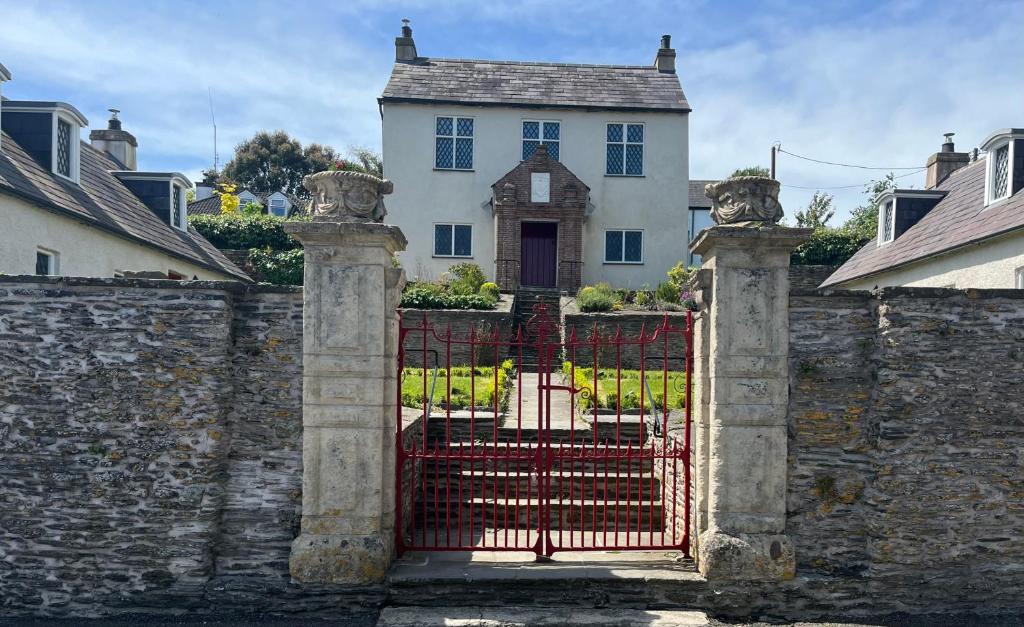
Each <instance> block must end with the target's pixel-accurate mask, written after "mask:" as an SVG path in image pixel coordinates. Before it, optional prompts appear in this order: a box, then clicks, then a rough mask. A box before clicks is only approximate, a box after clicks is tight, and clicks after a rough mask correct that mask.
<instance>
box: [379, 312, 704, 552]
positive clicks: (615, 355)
mask: <svg viewBox="0 0 1024 627" xmlns="http://www.w3.org/2000/svg"><path fill="white" fill-rule="evenodd" d="M533 312H534V315H533V317H532V318H531V319H530V321H529V322H528V323H527V324H526V325H525V328H520V329H518V330H517V331H516V333H515V334H514V336H513V337H510V338H502V337H501V336H500V334H499V333H488V334H478V333H477V332H476V330H475V329H472V330H471V331H470V332H469V334H468V335H467V336H465V337H456V336H455V335H453V334H452V331H451V328H450V326H449V327H448V328H447V329H445V331H444V332H443V333H442V332H439V331H438V330H437V329H435V328H434V327H433V325H432V324H431V323H430V319H429V316H428V314H426V313H424V314H423V315H422V316H418V315H416V316H415V317H413V316H407V317H406V318H404V319H403V321H402V323H401V327H400V343H399V360H398V361H399V385H398V405H399V407H398V417H397V438H396V440H397V447H398V455H397V472H396V479H395V487H396V495H397V505H398V506H397V508H396V521H395V522H396V547H397V549H398V552H399V553H402V552H404V551H407V550H427V551H469V550H477V549H486V550H491V551H534V552H536V553H537V554H538V555H542V556H550V555H552V554H553V553H555V552H556V551H591V550H651V549H659V550H666V549H668V550H680V551H683V552H686V553H688V552H689V535H688V529H689V525H688V522H687V521H689V513H690V507H689V503H690V451H689V445H688V444H683V443H689V442H690V417H691V402H690V399H691V395H690V388H691V385H690V379H691V372H692V363H693V342H692V329H693V317H692V312H687V314H686V326H685V328H682V329H681V328H677V327H675V326H673V325H672V324H671V322H670V318H669V317H668V316H665V317H664V318H663V319H662V320H661V321H660V324H658V325H657V326H656V328H654V329H652V330H648V329H647V328H646V326H644V327H641V329H640V332H639V334H638V335H637V336H636V337H623V335H622V333H621V331H616V332H615V334H614V335H602V330H601V329H599V328H597V327H596V326H595V327H594V328H593V329H592V330H591V331H590V332H589V337H586V338H581V337H578V336H577V334H576V331H575V329H572V330H570V331H569V333H568V337H566V338H565V339H564V340H563V339H561V338H560V337H559V334H558V327H557V325H555V324H554V323H553V322H552V320H550V319H549V317H548V315H547V312H546V309H545V307H544V305H537V306H535V307H534V309H533ZM409 318H412V319H413V320H415V321H416V323H415V324H413V325H411V326H406V323H407V322H409V321H410V320H409ZM624 360H626V361H628V362H631V363H635V364H637V365H638V366H639V367H638V368H637V369H636V371H632V370H626V369H623V368H622V363H623V361H624ZM459 363H465V364H468V365H467V366H460V365H456V364H459ZM637 371H638V372H637ZM403 404H404V405H406V407H403ZM633 407H635V408H636V409H632V410H631V408H633ZM412 420H419V423H418V424H415V425H414V426H413V427H412V428H411V429H404V427H409V424H410V421H412ZM676 429H679V430H680V431H681V433H680V434H679V435H681V436H682V437H681V442H679V441H678V440H679V439H678V438H676V437H669V431H670V430H676ZM403 433H404V435H403Z"/></svg>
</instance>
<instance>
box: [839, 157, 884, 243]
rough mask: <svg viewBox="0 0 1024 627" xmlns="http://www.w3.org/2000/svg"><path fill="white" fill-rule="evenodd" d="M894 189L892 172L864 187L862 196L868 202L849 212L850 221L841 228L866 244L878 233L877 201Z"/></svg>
mask: <svg viewBox="0 0 1024 627" xmlns="http://www.w3.org/2000/svg"><path fill="white" fill-rule="evenodd" d="M894 189H896V175H894V174H893V173H892V172H890V173H888V174H886V175H885V177H884V178H882V179H879V180H877V181H871V182H870V183H868V184H867V185H865V186H864V194H865V195H866V196H867V197H868V202H867V203H866V204H864V205H861V206H860V207H857V208H856V209H854V210H853V211H851V212H850V219H849V220H847V221H846V222H845V223H843V228H844V229H847V230H849V231H851V232H853V233H856V234H857V235H859V236H860V237H861V238H862V239H863V240H864V241H865V242H868V241H869V240H871V239H872V238H874V237H875V235H876V234H877V233H878V199H879V197H880V196H881V195H882V194H884V193H885V192H888V191H890V190H894Z"/></svg>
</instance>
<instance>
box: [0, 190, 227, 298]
mask: <svg viewBox="0 0 1024 627" xmlns="http://www.w3.org/2000/svg"><path fill="white" fill-rule="evenodd" d="M40 247H42V248H45V249H48V250H53V251H56V252H57V253H59V259H58V265H59V267H58V274H60V275H63V276H84V277H113V276H114V272H123V271H126V270H128V271H133V272H140V271H158V272H163V273H166V272H167V271H168V270H174V271H175V272H180V273H181V274H183V275H185V276H186V277H188V278H190V279H191V278H192V277H193V276H197V277H199V278H200V279H207V280H227V279H231V280H235V277H232V276H230V275H227V274H221V273H219V272H214V271H212V270H207V269H206V268H202V267H200V266H197V265H194V264H191V263H189V262H187V261H183V260H181V259H179V258H177V257H172V256H171V255H167V254H164V253H161V252H160V251H159V250H156V249H154V248H150V247H147V246H142V245H141V244H136V243H134V242H132V241H130V240H127V239H124V238H121V237H117V236H116V235H113V234H110V233H107V232H106V231H101V230H100V229H97V228H94V227H91V226H88V225H86V224H83V223H81V222H78V221H77V220H73V219H71V218H67V217H64V216H61V215H58V214H56V213H53V212H51V211H48V210H46V209H41V208H39V207H36V206H34V205H31V204H28V203H27V202H24V201H22V200H20V199H17V198H12V197H10V196H0V274H35V272H36V250H37V249H38V248H40Z"/></svg>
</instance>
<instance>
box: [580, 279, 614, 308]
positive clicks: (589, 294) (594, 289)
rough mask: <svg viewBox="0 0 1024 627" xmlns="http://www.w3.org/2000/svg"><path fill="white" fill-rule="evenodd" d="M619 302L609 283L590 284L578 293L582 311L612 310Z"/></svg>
mask: <svg viewBox="0 0 1024 627" xmlns="http://www.w3.org/2000/svg"><path fill="white" fill-rule="evenodd" d="M617 302H618V301H617V299H616V297H615V293H614V292H613V291H612V288H611V286H609V285H608V284H607V283H598V284H597V285H588V286H587V287H584V288H583V289H581V290H580V291H579V293H578V294H577V295H576V304H577V305H578V306H579V308H580V311H586V312H591V311H611V310H612V308H614V306H615V305H616V303H617Z"/></svg>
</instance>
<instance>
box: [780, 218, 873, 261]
mask: <svg viewBox="0 0 1024 627" xmlns="http://www.w3.org/2000/svg"><path fill="white" fill-rule="evenodd" d="M867 242H868V240H867V239H865V238H864V236H863V235H862V234H860V233H858V232H857V231H855V230H854V229H847V228H843V227H840V228H837V229H832V228H828V227H823V228H819V229H815V231H814V234H813V235H811V239H809V240H807V241H806V242H804V243H803V244H801V245H800V247H799V248H797V249H796V250H795V251H793V254H792V255H791V256H790V262H791V263H792V264H793V265H795V266H814V265H822V266H840V265H842V264H844V263H846V260H847V259H849V258H850V257H853V255H854V253H856V252H857V251H858V250H860V249H861V248H863V247H864V244H866V243H867Z"/></svg>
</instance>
